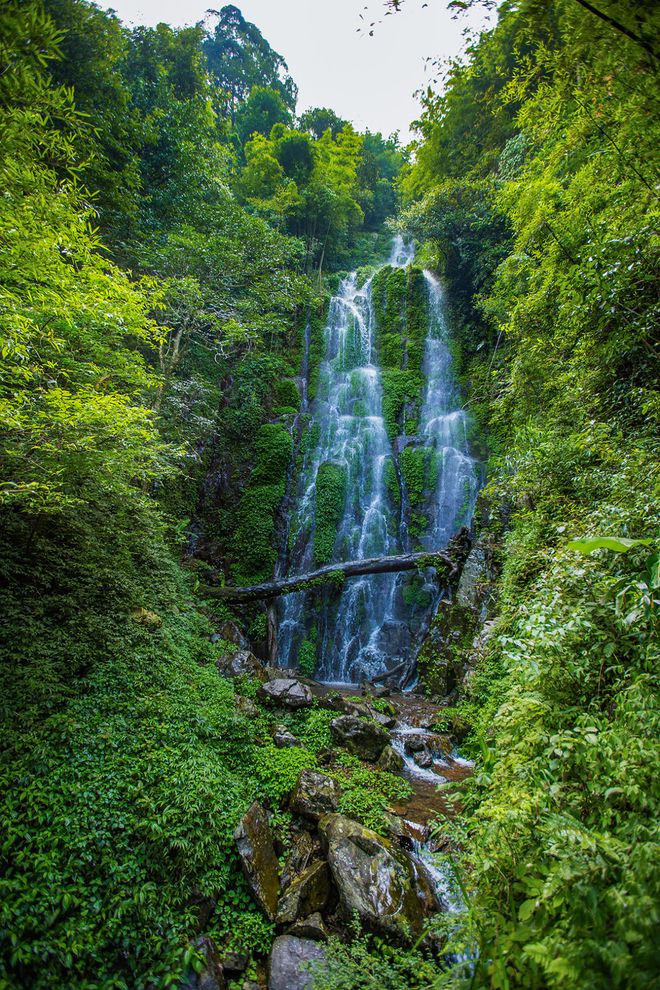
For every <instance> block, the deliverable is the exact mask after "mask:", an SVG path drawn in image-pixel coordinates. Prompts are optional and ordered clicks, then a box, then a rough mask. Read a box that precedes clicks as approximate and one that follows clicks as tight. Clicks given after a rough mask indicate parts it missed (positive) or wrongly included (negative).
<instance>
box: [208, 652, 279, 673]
mask: <svg viewBox="0 0 660 990" xmlns="http://www.w3.org/2000/svg"><path fill="white" fill-rule="evenodd" d="M215 665H216V667H217V668H218V670H219V672H220V673H221V674H222V676H223V677H254V678H256V679H257V680H258V681H265V680H266V676H267V675H266V670H265V668H264V665H263V664H262V663H261V661H260V660H257V658H256V657H255V655H254V653H250V651H249V650H233V651H232V652H230V651H227V652H226V653H223V654H222V655H221V656H219V657H218V659H217V660H216V661H215Z"/></svg>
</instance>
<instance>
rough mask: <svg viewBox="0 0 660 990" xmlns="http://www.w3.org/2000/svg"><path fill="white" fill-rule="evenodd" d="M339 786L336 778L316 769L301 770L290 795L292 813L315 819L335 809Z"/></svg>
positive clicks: (337, 801) (337, 802)
mask: <svg viewBox="0 0 660 990" xmlns="http://www.w3.org/2000/svg"><path fill="white" fill-rule="evenodd" d="M340 793H341V791H340V787H339V784H338V783H337V781H336V780H333V778H332V777H328V775H327V774H325V773H319V771H318V770H301V772H300V776H299V777H298V780H297V782H296V786H295V789H294V791H293V794H292V795H291V802H290V808H291V811H292V812H293V813H294V815H301V816H302V817H303V818H311V819H312V821H316V820H317V819H319V818H320V817H321V816H322V815H327V814H330V813H331V812H333V811H336V810H337V805H338V804H339V797H340Z"/></svg>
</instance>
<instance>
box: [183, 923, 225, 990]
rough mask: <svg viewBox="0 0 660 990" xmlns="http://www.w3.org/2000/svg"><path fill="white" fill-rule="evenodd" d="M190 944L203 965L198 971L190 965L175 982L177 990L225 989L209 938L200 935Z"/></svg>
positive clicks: (218, 962) (216, 956) (220, 969)
mask: <svg viewBox="0 0 660 990" xmlns="http://www.w3.org/2000/svg"><path fill="white" fill-rule="evenodd" d="M191 944H192V946H193V947H194V948H195V949H196V950H197V952H199V954H200V955H201V957H202V959H203V967H202V969H201V971H200V972H199V973H196V972H195V971H194V970H193V968H192V967H190V968H189V969H188V970H187V971H186V973H185V975H184V976H183V978H182V979H181V980H180V982H179V983H178V984H177V990H225V978H224V975H223V972H222V966H221V965H220V960H219V959H218V953H217V951H216V948H215V945H214V944H213V942H212V941H211V939H210V938H207V937H206V936H200V937H199V938H197V939H195V941H194V942H192V943H191Z"/></svg>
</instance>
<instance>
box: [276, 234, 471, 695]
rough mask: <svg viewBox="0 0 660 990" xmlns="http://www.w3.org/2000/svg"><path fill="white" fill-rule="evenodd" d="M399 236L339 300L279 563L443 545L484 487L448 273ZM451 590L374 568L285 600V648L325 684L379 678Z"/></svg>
mask: <svg viewBox="0 0 660 990" xmlns="http://www.w3.org/2000/svg"><path fill="white" fill-rule="evenodd" d="M413 256H414V250H413V248H412V245H411V244H410V243H407V242H406V241H405V240H404V238H402V237H400V236H399V237H397V238H395V239H394V243H393V248H392V253H391V257H390V259H389V263H388V264H387V265H385V266H383V267H382V268H381V269H379V270H377V271H376V272H375V274H374V275H373V276H372V277H371V278H369V279H367V280H366V281H364V282H361V281H360V279H359V277H358V274H357V273H356V272H352V273H351V274H350V275H349V276H348V277H347V278H345V279H344V280H343V282H342V283H341V285H340V287H339V291H338V293H337V295H336V296H335V297H334V298H333V299H332V300H331V303H330V308H329V313H328V320H327V325H326V328H325V339H324V350H325V353H324V358H323V361H322V363H321V366H320V368H319V369H318V379H317V381H316V382H315V384H316V389H315V395H314V398H313V400H312V401H311V402H310V404H309V407H308V409H307V413H308V417H307V425H306V430H305V433H304V436H303V443H302V460H301V466H300V470H299V475H298V484H297V489H296V491H295V494H294V498H293V513H292V518H291V524H290V531H289V544H288V551H287V556H286V562H285V566H284V569H283V570H282V573H286V574H288V575H297V574H304V573H306V572H309V571H313V570H314V569H316V568H318V567H320V566H323V565H326V564H331V563H332V562H334V561H337V562H341V561H345V560H362V559H365V558H368V557H377V556H381V555H382V556H385V555H393V554H399V553H404V552H411V551H415V550H417V551H419V550H428V551H432V550H441V549H443V548H444V547H445V546H446V545H447V543H448V542H449V540H450V539H451V537H452V536H453V535H454V534H455V533H456V532H457V530H458V529H459V528H460V526H462V525H464V524H466V523H469V521H470V519H471V515H472V512H473V509H474V501H475V498H476V494H477V490H478V474H477V469H476V464H475V461H474V459H473V458H472V457H471V456H470V454H469V450H468V439H467V420H466V415H465V413H464V411H463V410H462V409H461V408H460V398H459V395H458V390H457V387H456V383H455V379H454V376H453V374H452V368H451V354H450V349H449V344H448V337H447V327H446V320H445V316H444V307H443V301H442V291H441V286H440V283H439V282H438V281H437V279H435V278H434V276H433V275H431V273H430V272H422V271H420V270H419V269H416V268H414V266H413V265H412V262H413ZM439 594H440V589H439V588H438V585H437V583H436V582H435V581H434V580H433V578H432V572H423V573H422V574H418V573H416V572H413V573H408V574H396V573H393V574H369V575H364V576H363V577H360V578H355V579H352V580H351V581H347V582H346V583H345V585H343V586H342V587H339V586H338V587H337V589H336V590H335V591H330V592H328V589H327V587H326V588H325V589H324V590H323V593H319V592H317V591H314V590H312V591H304V592H303V591H301V592H298V593H296V594H291V595H288V596H287V597H286V598H285V599H283V600H282V601H281V602H280V603H279V630H278V658H279V663H280V664H281V665H282V666H286V667H291V666H296V665H300V666H301V667H302V668H303V669H305V670H307V671H308V672H310V673H311V672H312V671H315V676H316V677H317V678H318V679H320V680H323V681H326V682H333V683H344V684H355V683H359V682H360V681H362V680H364V679H366V680H371V679H373V678H374V677H378V676H381V675H383V674H384V673H386V672H387V671H388V670H391V669H393V668H395V667H400V666H401V663H402V661H403V660H405V659H406V658H408V657H409V656H410V655H411V652H412V651H414V650H415V648H416V646H417V645H418V643H419V638H420V635H421V633H422V632H423V631H424V629H426V628H427V626H428V621H429V618H430V615H431V614H432V610H433V609H434V608H435V607H436V605H437V601H438V597H439Z"/></svg>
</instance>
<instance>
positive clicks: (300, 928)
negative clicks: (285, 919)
mask: <svg viewBox="0 0 660 990" xmlns="http://www.w3.org/2000/svg"><path fill="white" fill-rule="evenodd" d="M287 934H288V935H295V936H296V938H311V939H312V941H314V942H325V941H326V940H327V938H328V929H327V928H326V927H325V925H324V923H323V918H322V917H321V915H320V914H319V912H318V911H316V912H315V913H314V914H310V916H309V917H308V918H303V919H302V920H301V921H296V923H295V924H294V925H292V926H291V928H289V931H288V932H287Z"/></svg>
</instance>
